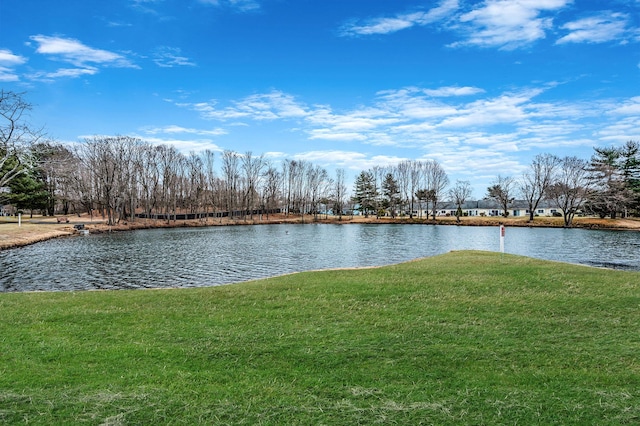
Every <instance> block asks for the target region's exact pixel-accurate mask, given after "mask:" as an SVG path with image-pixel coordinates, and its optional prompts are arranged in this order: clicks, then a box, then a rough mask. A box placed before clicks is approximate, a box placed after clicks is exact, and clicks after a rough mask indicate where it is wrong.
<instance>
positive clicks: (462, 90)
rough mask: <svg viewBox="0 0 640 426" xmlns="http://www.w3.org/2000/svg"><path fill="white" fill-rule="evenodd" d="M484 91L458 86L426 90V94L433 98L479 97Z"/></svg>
mask: <svg viewBox="0 0 640 426" xmlns="http://www.w3.org/2000/svg"><path fill="white" fill-rule="evenodd" d="M483 92H484V90H482V89H479V88H477V87H469V86H466V87H457V86H449V87H440V88H438V89H425V90H424V93H425V94H427V95H429V96H433V97H448V96H469V95H477V94H478V93H483Z"/></svg>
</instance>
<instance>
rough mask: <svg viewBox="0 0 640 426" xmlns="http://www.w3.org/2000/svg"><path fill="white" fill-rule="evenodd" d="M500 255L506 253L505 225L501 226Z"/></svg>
mask: <svg viewBox="0 0 640 426" xmlns="http://www.w3.org/2000/svg"><path fill="white" fill-rule="evenodd" d="M500 253H504V225H500Z"/></svg>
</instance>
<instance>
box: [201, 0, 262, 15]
mask: <svg viewBox="0 0 640 426" xmlns="http://www.w3.org/2000/svg"><path fill="white" fill-rule="evenodd" d="M198 1H199V2H200V3H202V4H206V5H211V6H217V7H229V8H232V9H235V10H238V11H240V12H251V11H255V10H258V9H260V3H259V2H258V1H256V0H198Z"/></svg>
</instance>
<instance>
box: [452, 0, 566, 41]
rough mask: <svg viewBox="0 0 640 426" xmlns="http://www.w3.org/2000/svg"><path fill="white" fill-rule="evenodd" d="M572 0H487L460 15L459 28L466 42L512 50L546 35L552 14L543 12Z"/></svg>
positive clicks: (554, 9) (550, 25)
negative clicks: (547, 14) (464, 34)
mask: <svg viewBox="0 0 640 426" xmlns="http://www.w3.org/2000/svg"><path fill="white" fill-rule="evenodd" d="M572 1H573V0H519V1H514V0H485V1H484V2H483V3H482V5H481V6H480V7H479V8H477V9H474V10H472V11H470V12H468V13H465V14H463V15H462V16H461V17H460V25H459V26H458V29H459V30H460V31H462V32H463V33H466V40H464V41H460V42H456V43H453V44H452V45H451V46H452V47H459V46H465V45H471V46H478V47H497V48H500V49H505V50H510V49H516V48H519V47H522V46H525V45H529V44H531V43H533V42H535V41H537V40H540V39H543V38H545V37H546V32H547V31H548V30H549V29H551V28H552V26H553V18H552V17H550V16H544V15H543V14H544V13H549V12H553V11H557V10H560V9H562V8H564V7H565V6H567V5H568V4H570V3H572Z"/></svg>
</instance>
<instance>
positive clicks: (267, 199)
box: [262, 165, 282, 219]
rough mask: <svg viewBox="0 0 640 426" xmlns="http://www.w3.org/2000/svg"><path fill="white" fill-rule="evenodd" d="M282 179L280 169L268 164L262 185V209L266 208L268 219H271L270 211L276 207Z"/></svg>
mask: <svg viewBox="0 0 640 426" xmlns="http://www.w3.org/2000/svg"><path fill="white" fill-rule="evenodd" d="M281 181H282V174H281V173H280V172H278V169H276V168H275V167H273V166H272V165H267V169H266V171H265V172H264V179H263V185H262V200H263V201H262V209H263V210H266V215H267V219H269V212H270V211H271V210H273V209H274V208H276V203H277V202H278V189H279V188H280V185H281V184H282V182H281Z"/></svg>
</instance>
